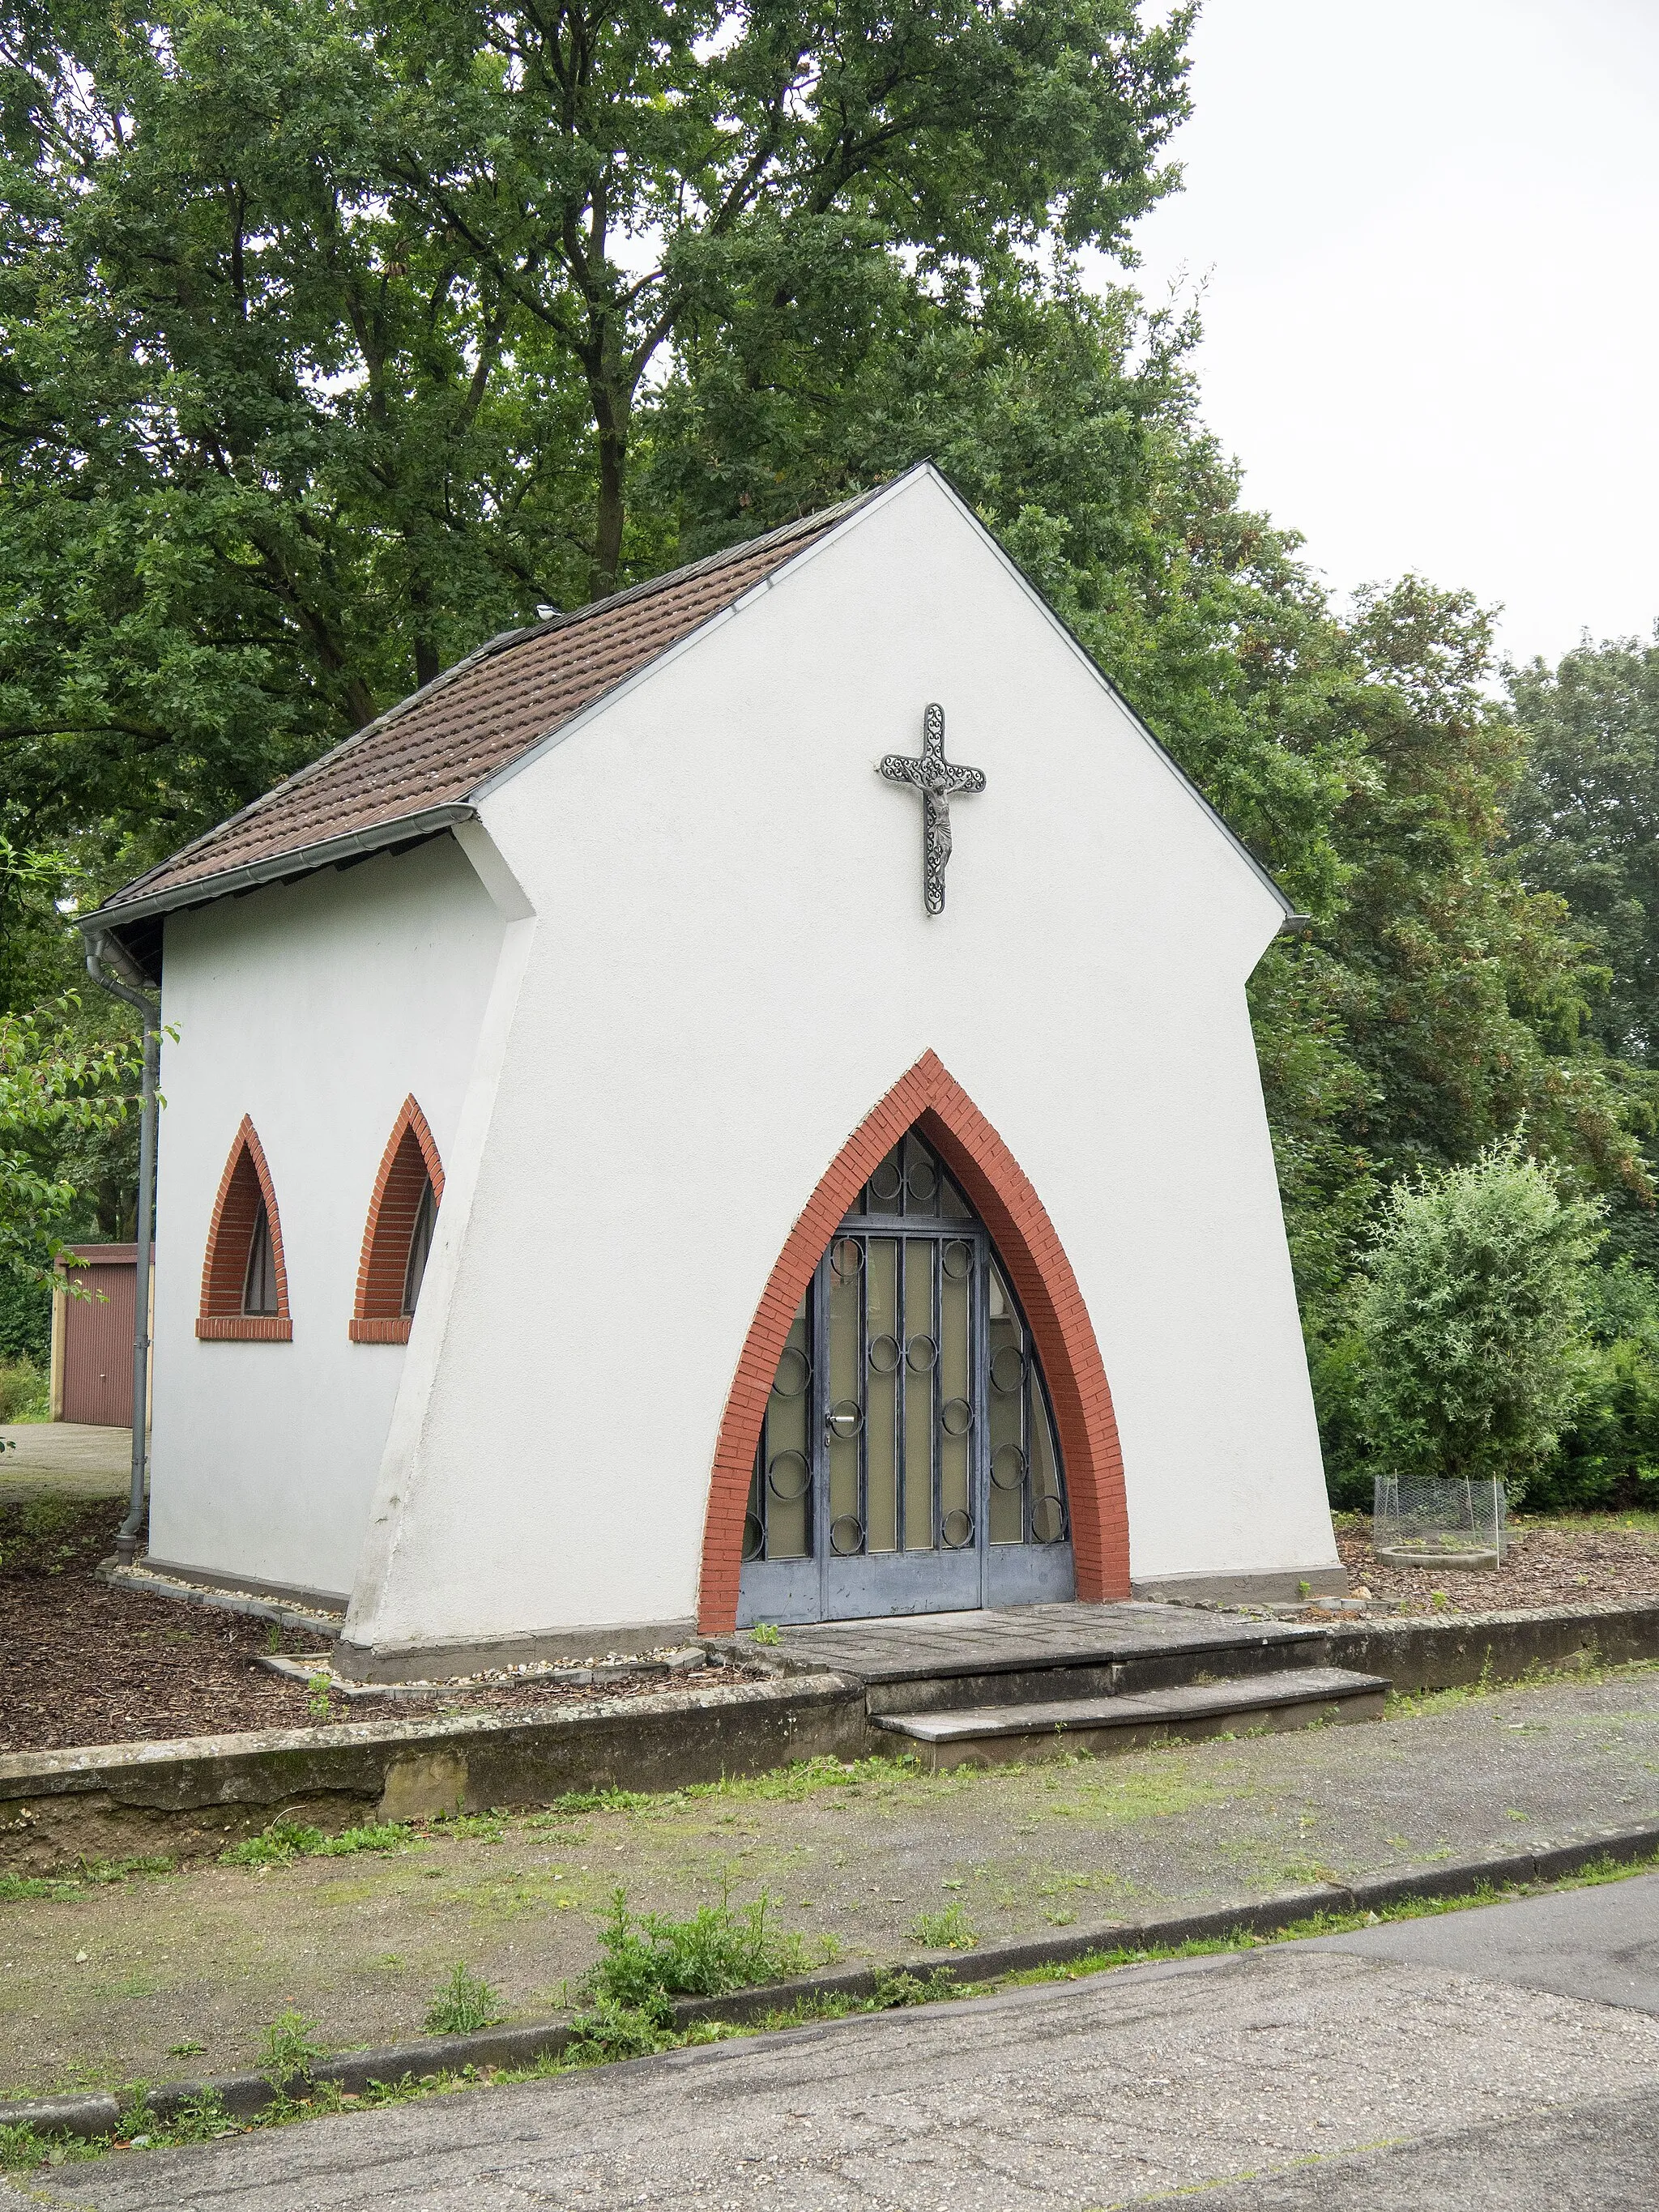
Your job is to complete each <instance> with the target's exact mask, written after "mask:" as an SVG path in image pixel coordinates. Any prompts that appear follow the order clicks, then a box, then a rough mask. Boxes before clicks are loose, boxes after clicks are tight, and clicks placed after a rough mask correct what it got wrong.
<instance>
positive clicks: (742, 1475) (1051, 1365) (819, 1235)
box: [697, 1052, 1129, 1635]
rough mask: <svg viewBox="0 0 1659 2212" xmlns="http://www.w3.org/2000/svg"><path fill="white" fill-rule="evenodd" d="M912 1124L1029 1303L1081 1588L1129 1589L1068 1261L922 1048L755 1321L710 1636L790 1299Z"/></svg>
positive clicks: (1085, 1330) (742, 1378)
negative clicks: (982, 1226) (1055, 1431)
mask: <svg viewBox="0 0 1659 2212" xmlns="http://www.w3.org/2000/svg"><path fill="white" fill-rule="evenodd" d="M911 1128H914V1129H915V1130H916V1131H917V1132H918V1133H920V1134H921V1136H922V1137H924V1138H925V1139H927V1142H928V1144H930V1145H931V1146H933V1150H934V1151H935V1152H937V1153H938V1154H939V1157H940V1158H941V1159H942V1160H943V1161H944V1163H945V1166H946V1167H947V1168H948V1169H949V1170H950V1171H951V1175H952V1176H955V1178H956V1180H957V1183H958V1184H959V1185H960V1187H961V1189H962V1193H963V1196H964V1197H965V1198H966V1199H967V1200H968V1203H969V1206H972V1207H973V1209H974V1211H975V1213H976V1214H978V1216H979V1218H980V1219H981V1221H982V1222H983V1223H984V1224H985V1226H986V1227H987V1229H988V1230H989V1231H990V1232H991V1239H992V1242H993V1243H994V1244H995V1246H996V1249H997V1253H998V1255H999V1257H1000V1259H1001V1261H1002V1262H1003V1264H1004V1266H1005V1267H1006V1270H1007V1273H1008V1275H1009V1278H1010V1279H1011V1281H1012V1285H1013V1289H1014V1293H1015V1296H1016V1297H1018V1300H1019V1302H1020V1305H1021V1307H1022V1308H1023V1309H1024V1314H1025V1318H1026V1321H1027V1322H1028V1324H1029V1326H1030V1331H1031V1335H1032V1338H1033V1340H1035V1342H1036V1351H1037V1358H1038V1359H1039V1360H1040V1361H1041V1363H1042V1372H1043V1376H1044V1379H1045V1380H1046V1381H1047V1383H1048V1395H1049V1401H1050V1403H1051V1404H1052V1406H1053V1408H1054V1422H1055V1425H1056V1427H1057V1428H1058V1429H1059V1431H1060V1456H1061V1459H1062V1461H1063V1462H1064V1465H1065V1468H1066V1493H1067V1500H1068V1503H1069V1504H1070V1507H1071V1518H1072V1544H1073V1558H1074V1559H1075V1560H1076V1563H1077V1594H1078V1595H1079V1598H1081V1599H1084V1600H1100V1599H1103V1598H1126V1597H1127V1596H1128V1595H1129V1516H1128V1507H1127V1500H1126V1498H1125V1494H1124V1486H1123V1455H1122V1450H1121V1446H1120V1444H1119V1441H1118V1433H1117V1421H1116V1418H1115V1415H1114V1413H1113V1411H1112V1394H1111V1391H1110V1389H1109V1387H1108V1384H1107V1381H1106V1370H1105V1366H1104V1364H1103V1361H1102V1359H1101V1356H1100V1347H1099V1346H1098V1344H1097V1342H1096V1340H1095V1333H1094V1328H1093V1326H1092V1324H1091V1322H1090V1319H1089V1313H1088V1309H1087V1308H1086V1306H1085V1304H1084V1302H1083V1294H1082V1291H1081V1290H1080V1289H1079V1285H1078V1281H1077V1278H1076V1276H1075V1274H1074V1273H1073V1271H1072V1264H1071V1261H1069V1260H1068V1259H1067V1258H1066V1253H1065V1250H1064V1249H1063V1247H1062V1246H1061V1244H1060V1237H1059V1235H1058V1233H1057V1232H1056V1231H1055V1229H1054V1224H1053V1222H1052V1221H1051V1220H1050V1219H1049V1218H1048V1211H1047V1209H1046V1208H1045V1207H1044V1206H1043V1204H1042V1200H1041V1199H1040V1198H1039V1197H1038V1196H1037V1194H1036V1191H1035V1190H1034V1189H1033V1188H1032V1186H1031V1184H1030V1181H1029V1179H1028V1178H1027V1176H1025V1174H1024V1171H1023V1170H1022V1169H1021V1167H1020V1165H1019V1163H1018V1161H1017V1160H1016V1159H1015V1158H1014V1156H1013V1154H1012V1152H1010V1151H1009V1149H1008V1147H1007V1146H1006V1144H1005V1143H1004V1142H1003V1140H1002V1139H1001V1137H1000V1135H999V1134H998V1133H997V1132H996V1130H995V1129H994V1127H992V1125H991V1123H990V1122H989V1121H987V1120H986V1118H985V1116H984V1115H982V1114H981V1112H980V1110H979V1109H978V1107H977V1106H975V1103H974V1102H973V1100H972V1099H971V1098H970V1097H969V1096H968V1094H967V1092H966V1091H964V1090H963V1088H962V1086H961V1085H960V1084H959V1083H957V1081H956V1080H955V1079H954V1078H953V1077H952V1076H951V1073H950V1072H949V1070H948V1069H947V1068H946V1067H945V1066H944V1064H943V1063H942V1061H941V1060H939V1055H938V1054H937V1053H933V1052H925V1053H923V1054H922V1056H921V1059H920V1060H918V1061H917V1062H916V1064H915V1066H914V1067H912V1068H910V1069H908V1071H907V1073H905V1074H903V1075H902V1076H901V1077H900V1078H899V1080H898V1081H897V1082H896V1084H895V1085H893V1088H892V1089H891V1090H890V1091H889V1092H888V1093H887V1095H886V1097H884V1098H883V1099H880V1100H878V1103H876V1104H875V1105H874V1106H873V1107H872V1109H870V1111H869V1113H868V1114H867V1115H866V1116H865V1118H864V1120H863V1121H861V1122H860V1124H859V1126H858V1127H857V1128H856V1129H854V1132H853V1133H852V1135H851V1136H850V1137H848V1139H847V1142H846V1143H845V1144H844V1145H843V1146H842V1148H841V1150H840V1152H837V1153H836V1157H835V1158H834V1159H833V1160H832V1161H831V1162H830V1163H829V1166H828V1167H827V1168H826V1169H825V1170H824V1172H823V1176H822V1177H821V1179H820V1180H819V1182H818V1186H817V1189H816V1190H815V1191H814V1192H813V1193H812V1194H811V1198H809V1199H808V1200H807V1202H806V1205H805V1207H804V1208H803V1209H802V1212H801V1214H800V1216H799V1219H798V1220H797V1221H796V1223H795V1225H794V1228H793V1231H791V1232H790V1235H789V1238H788V1241H787V1243H786V1244H785V1245H784V1248H783V1250H782V1251H781V1253H780V1255H778V1260H777V1263H776V1265H775V1267H774V1268H773V1270H772V1273H771V1276H770V1278H769V1280H768V1283H767V1285H766V1288H765V1290H764V1291H763V1293H762V1295H761V1301H760V1304H759V1306H758V1308H757V1310H756V1314H755V1318H754V1320H753V1321H752V1322H750V1328H749V1335H748V1339H747V1340H746V1341H745V1343H744V1348H743V1352H742V1355H741V1357H740V1358H739V1359H738V1371H737V1374H736V1376H735V1377H734V1378H733V1381H732V1389H731V1395H729V1397H728V1398H727V1400H726V1413H725V1416H724V1418H723V1419H722V1421H721V1423H720V1436H719V1438H718V1440H717V1441H716V1443H715V1446H714V1467H713V1469H712V1470H711V1474H710V1480H709V1486H708V1512H707V1515H706V1517H705V1520H704V1523H703V1545H702V1576H701V1579H700V1583H699V1587H698V1594H697V1619H698V1626H699V1627H700V1628H701V1629H702V1632H704V1634H705V1635H708V1634H714V1633H719V1632H730V1631H731V1629H732V1627H733V1626H735V1624H736V1621H737V1617H738V1576H739V1572H740V1569H741V1561H742V1557H743V1522H744V1513H745V1511H746V1510H747V1507H748V1502H749V1485H750V1478H751V1476H752V1474H753V1473H754V1466H755V1449H756V1446H757V1443H758V1442H759V1438H760V1430H761V1422H762V1420H763V1418H764V1416H765V1413H766V1401H767V1398H768V1395H769V1392H770V1390H771V1388H772V1378H773V1376H775V1374H776V1373H777V1367H778V1360H779V1358H780V1356H781V1353H782V1351H783V1347H784V1343H785V1340H786V1339H787V1335H788V1333H789V1327H790V1323H791V1322H793V1319H794V1316H795V1310H796V1308H797V1307H798V1306H799V1304H800V1300H801V1296H802V1293H803V1292H804V1291H805V1288H806V1285H807V1283H808V1281H809V1279H810V1278H811V1273H812V1271H813V1269H814V1268H815V1267H817V1263H818V1261H819V1260H820V1258H821V1257H822V1256H823V1252H824V1250H825V1249H826V1247H827V1246H828V1244H829V1239H830V1238H831V1237H833V1236H834V1235H835V1233H836V1230H837V1229H838V1228H839V1227H840V1225H841V1222H842V1217H843V1215H844V1214H845V1213H846V1212H847V1210H848V1206H850V1205H851V1204H852V1202H853V1200H854V1198H855V1197H856V1195H857V1194H858V1192H859V1189H860V1187H861V1185H863V1184H864V1183H865V1182H867V1181H868V1179H869V1177H870V1176H871V1175H872V1172H873V1171H874V1170H875V1169H876V1167H877V1166H878V1164H880V1162H881V1160H882V1159H883V1158H884V1156H885V1155H886V1154H887V1153H888V1152H891V1150H892V1148H893V1146H895V1145H896V1143H897V1142H898V1141H899V1139H900V1138H901V1137H902V1136H903V1134H904V1133H905V1132H906V1130H907V1129H911Z"/></svg>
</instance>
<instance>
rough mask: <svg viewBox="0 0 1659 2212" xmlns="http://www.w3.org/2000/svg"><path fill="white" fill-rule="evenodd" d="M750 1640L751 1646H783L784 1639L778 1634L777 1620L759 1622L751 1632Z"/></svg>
mask: <svg viewBox="0 0 1659 2212" xmlns="http://www.w3.org/2000/svg"><path fill="white" fill-rule="evenodd" d="M749 1640H750V1643H751V1644H781V1643H782V1641H783V1638H781V1636H780V1635H779V1634H778V1626H777V1623H776V1622H775V1620H757V1622H756V1623H755V1625H754V1626H753V1627H752V1628H751V1629H750V1632H749Z"/></svg>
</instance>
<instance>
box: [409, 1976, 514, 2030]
mask: <svg viewBox="0 0 1659 2212" xmlns="http://www.w3.org/2000/svg"><path fill="white" fill-rule="evenodd" d="M501 2017H502V2013H501V1999H500V1997H499V1996H497V1995H496V1993H495V1990H492V1989H491V1988H490V1986H489V1983H488V1982H487V1981H485V1980H484V1979H483V1976H482V1975H480V1974H473V1973H469V1972H468V1971H467V1969H466V1966H465V1964H464V1963H461V1962H458V1963H457V1965H456V1967H455V1971H454V1972H453V1973H452V1974H451V1976H450V1978H449V1979H448V1980H447V1982H446V1983H445V1984H444V1985H443V1987H442V1988H441V1990H439V1992H438V1994H437V1996H435V1997H434V1999H433V2000H432V2002H431V2003H430V2004H429V2005H428V2008H427V2015H426V2025H427V2033H428V2034H430V2035H475V2034H476V2033H477V2031H478V2030H479V2029H480V2028H481V2027H495V2023H496V2021H498V2020H500V2019H501Z"/></svg>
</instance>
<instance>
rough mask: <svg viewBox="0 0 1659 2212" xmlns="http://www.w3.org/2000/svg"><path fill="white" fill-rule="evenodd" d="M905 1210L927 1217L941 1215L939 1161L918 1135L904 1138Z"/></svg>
mask: <svg viewBox="0 0 1659 2212" xmlns="http://www.w3.org/2000/svg"><path fill="white" fill-rule="evenodd" d="M904 1211H905V1212H906V1213H907V1214H913V1213H914V1214H921V1215H922V1216H923V1217H924V1218H932V1219H936V1218H938V1215H939V1162H938V1161H937V1160H936V1159H935V1158H933V1153H932V1152H930V1151H929V1150H928V1148H927V1146H926V1145H924V1144H923V1143H922V1141H921V1138H920V1137H917V1136H909V1137H907V1138H906V1139H905V1140H904Z"/></svg>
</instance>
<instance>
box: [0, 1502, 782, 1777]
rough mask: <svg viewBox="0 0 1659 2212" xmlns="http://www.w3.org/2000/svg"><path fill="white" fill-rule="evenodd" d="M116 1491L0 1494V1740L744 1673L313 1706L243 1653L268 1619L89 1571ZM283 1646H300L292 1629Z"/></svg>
mask: <svg viewBox="0 0 1659 2212" xmlns="http://www.w3.org/2000/svg"><path fill="white" fill-rule="evenodd" d="M120 1515H121V1508H120V1505H119V1503H118V1502H115V1503H112V1501H111V1500H109V1499H108V1498H102V1499H99V1500H96V1501H94V1502H93V1503H91V1504H88V1503H87V1502H85V1501H83V1500H82V1499H78V1498H76V1499H70V1498H37V1499H34V1500H33V1501H31V1502H30V1503H28V1504H4V1505H0V1684H3V1685H4V1688H3V1692H0V1752H7V1751H60V1750H67V1749H70V1748H73V1747H75V1746H76V1745H82V1744H100V1743H126V1742H131V1741H136V1740H140V1739H142V1740H145V1741H166V1740H167V1739H169V1738H171V1737H175V1736H188V1735H228V1734H231V1733H232V1732H234V1731H235V1730H237V1729H273V1728H276V1729H280V1728H289V1729H292V1728H319V1727H326V1726H331V1725H333V1724H335V1723H338V1722H341V1721H381V1720H414V1719H416V1718H418V1717H420V1716H421V1715H422V1714H428V1715H430V1714H435V1713H449V1712H470V1711H478V1710H480V1709H484V1710H488V1709H491V1708H495V1709H502V1710H511V1711H513V1712H515V1713H518V1714H521V1715H522V1716H523V1717H525V1718H526V1719H530V1718H532V1717H534V1716H535V1714H536V1713H537V1712H538V1711H543V1710H551V1709H553V1708H556V1707H562V1706H568V1705H583V1704H587V1703H591V1702H592V1701H593V1700H594V1699H600V1698H619V1697H646V1696H650V1695H653V1694H656V1693H658V1692H661V1691H664V1690H679V1689H689V1688H691V1687H692V1686H696V1687H698V1688H704V1687H707V1686H710V1685H711V1684H720V1685H724V1684H726V1683H728V1682H737V1681H741V1680H747V1679H758V1670H757V1672H756V1675H755V1676H754V1677H753V1678H751V1677H750V1676H749V1674H747V1672H746V1670H743V1669H738V1668H721V1669H720V1670H718V1671H717V1672H716V1673H714V1674H707V1673H704V1672H703V1671H702V1670H701V1669H699V1670H697V1671H696V1672H695V1673H691V1674H675V1675H669V1676H664V1675H662V1674H641V1675H639V1676H637V1677H635V1678H634V1679H632V1680H623V1681H616V1682H605V1683H599V1684H594V1685H592V1686H581V1685H576V1686H568V1687H566V1686H549V1685H548V1684H546V1683H545V1682H537V1681H535V1680H531V1681H526V1682H522V1683H506V1682H504V1683H501V1684H499V1685H496V1684H480V1685H479V1686H477V1688H467V1689H457V1690H448V1691H437V1692H434V1694H433V1695H431V1696H430V1697H427V1696H410V1695H400V1696H398V1697H395V1698H390V1697H388V1698H355V1699H344V1698H341V1697H334V1698H332V1699H331V1700H330V1705H329V1711H328V1713H327V1715H326V1717H325V1716H324V1715H323V1714H322V1713H321V1712H320V1711H317V1710H314V1709H313V1703H312V1700H311V1699H310V1697H309V1695H308V1694H307V1690H306V1687H305V1686H304V1685H303V1684H302V1683H299V1682H289V1681H284V1680H283V1678H282V1677H281V1676H280V1675H277V1674H270V1673H268V1672H267V1671H266V1670H265V1669H264V1668H263V1667H260V1666H258V1665H256V1664H255V1655H256V1654H259V1653H264V1652H268V1651H270V1650H271V1649H272V1644H271V1642H270V1637H271V1628H270V1623H268V1622H266V1621H263V1620H250V1619H249V1618H248V1617H247V1616H246V1614H244V1613H220V1612H217V1611H216V1610H215V1609H213V1608H212V1607H206V1606H194V1605H180V1604H179V1603H178V1602H177V1601H175V1600H172V1599H168V1598H156V1597H142V1596H140V1595H137V1593H136V1592H134V1591H131V1590H121V1589H111V1588H110V1587H109V1585H108V1583H104V1582H100V1580H99V1579H98V1577H97V1576H96V1574H95V1573H94V1569H95V1568H96V1567H97V1565H98V1564H99V1562H100V1560H101V1559H106V1558H107V1557H108V1556H109V1553H110V1551H111V1549H112V1539H113V1534H114V1530H115V1527H116V1524H117V1522H118V1521H119V1519H120ZM279 1648H280V1649H281V1650H284V1651H290V1652H311V1651H314V1650H316V1649H317V1639H316V1638H315V1637H314V1636H312V1635H309V1634H307V1632H305V1631H304V1630H294V1629H290V1630H286V1631H283V1632H282V1633H281V1637H280V1647H279Z"/></svg>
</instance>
